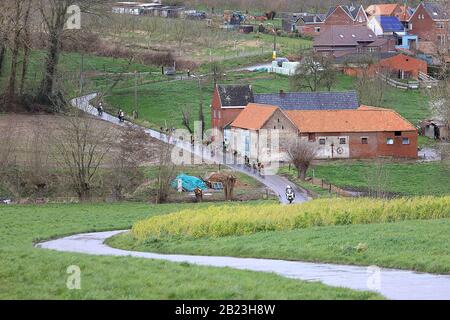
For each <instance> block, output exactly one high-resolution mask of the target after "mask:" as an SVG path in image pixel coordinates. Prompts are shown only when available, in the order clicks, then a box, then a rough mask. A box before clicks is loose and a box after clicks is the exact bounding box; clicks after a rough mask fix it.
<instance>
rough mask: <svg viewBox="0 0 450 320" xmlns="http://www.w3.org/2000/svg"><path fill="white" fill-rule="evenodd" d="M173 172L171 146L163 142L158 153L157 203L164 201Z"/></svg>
mask: <svg viewBox="0 0 450 320" xmlns="http://www.w3.org/2000/svg"><path fill="white" fill-rule="evenodd" d="M174 172H175V165H174V163H173V162H172V146H171V145H170V144H164V145H163V146H162V148H161V149H160V153H159V162H158V181H157V183H158V186H157V195H156V202H157V203H165V202H166V201H167V199H168V197H169V190H170V183H171V181H172V179H173V177H174Z"/></svg>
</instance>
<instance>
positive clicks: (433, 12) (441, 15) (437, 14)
mask: <svg viewBox="0 0 450 320" xmlns="http://www.w3.org/2000/svg"><path fill="white" fill-rule="evenodd" d="M423 7H424V8H425V10H426V11H427V12H428V14H429V15H430V16H431V18H432V19H433V20H436V19H437V20H445V19H448V18H449V15H448V13H447V11H446V10H445V8H444V7H443V6H441V5H440V4H439V3H436V2H424V3H423Z"/></svg>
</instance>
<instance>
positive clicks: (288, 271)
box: [36, 231, 450, 300]
mask: <svg viewBox="0 0 450 320" xmlns="http://www.w3.org/2000/svg"><path fill="white" fill-rule="evenodd" d="M123 232H126V231H109V232H98V233H86V234H78V235H73V236H70V237H65V238H61V239H57V240H51V241H47V242H43V243H40V244H37V245H36V246H37V247H39V248H43V249H50V250H56V251H63V252H75V253H84V254H91V255H102V256H130V257H138V258H146V259H156V260H166V261H171V262H187V263H191V264H195V265H202V266H210V267H229V268H234V269H241V270H251V271H259V272H271V273H275V274H278V275H281V276H283V277H287V278H293V279H299V280H305V281H320V282H322V283H324V284H326V285H330V286H335V287H345V288H350V289H354V290H364V291H375V292H379V293H380V294H382V295H383V296H385V297H386V298H388V299H402V300H404V299H407V300H422V299H423V300H425V299H433V300H444V299H445V300H449V299H450V276H448V275H433V274H427V273H415V272H412V271H402V270H393V269H381V270H380V273H373V272H372V271H371V270H372V269H368V268H366V267H360V266H345V265H337V264H321V263H309V262H295V261H284V260H272V259H252V258H232V257H213V256H210V257H208V256H190V255H167V254H155V253H148V252H136V251H126V250H120V249H114V248H111V247H109V246H107V245H105V244H104V241H105V240H106V239H108V238H110V237H112V236H115V235H117V234H120V233H123Z"/></svg>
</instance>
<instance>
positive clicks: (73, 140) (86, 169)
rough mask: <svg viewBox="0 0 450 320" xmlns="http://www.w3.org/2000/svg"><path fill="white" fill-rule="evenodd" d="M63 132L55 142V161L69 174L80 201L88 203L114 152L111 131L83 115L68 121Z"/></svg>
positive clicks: (67, 118) (72, 117)
mask: <svg viewBox="0 0 450 320" xmlns="http://www.w3.org/2000/svg"><path fill="white" fill-rule="evenodd" d="M60 130H61V134H60V135H59V136H58V137H56V138H55V141H54V146H55V148H56V150H55V151H56V152H55V154H56V159H55V160H56V161H57V163H58V164H59V165H60V167H61V168H62V169H63V170H67V172H68V174H69V178H70V180H71V183H72V186H73V188H74V191H75V192H76V193H77V195H78V197H79V199H80V201H88V200H90V199H91V192H92V188H93V186H94V182H95V180H96V179H97V178H98V174H99V169H100V167H101V166H102V165H104V164H105V157H106V155H107V154H108V153H109V150H110V149H111V139H112V132H111V129H109V127H105V126H99V125H98V120H96V119H94V118H92V117H90V116H88V115H86V114H83V113H82V112H81V111H80V112H75V113H74V115H72V116H68V117H66V118H65V121H64V126H62V127H61V128H60Z"/></svg>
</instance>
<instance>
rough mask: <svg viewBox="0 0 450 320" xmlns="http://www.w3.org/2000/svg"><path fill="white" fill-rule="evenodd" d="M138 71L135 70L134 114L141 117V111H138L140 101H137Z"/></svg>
mask: <svg viewBox="0 0 450 320" xmlns="http://www.w3.org/2000/svg"><path fill="white" fill-rule="evenodd" d="M137 76H138V73H137V70H134V114H135V118H139V112H138V101H137V84H138V81H137V80H138V79H137Z"/></svg>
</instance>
